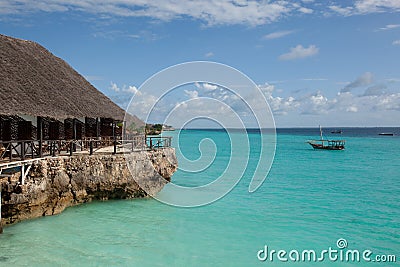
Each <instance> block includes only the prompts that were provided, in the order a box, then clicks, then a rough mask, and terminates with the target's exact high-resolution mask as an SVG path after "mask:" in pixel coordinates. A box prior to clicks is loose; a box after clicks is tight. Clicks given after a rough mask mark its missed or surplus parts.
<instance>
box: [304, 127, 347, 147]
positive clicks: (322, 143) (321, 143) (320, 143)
mask: <svg viewBox="0 0 400 267" xmlns="http://www.w3.org/2000/svg"><path fill="white" fill-rule="evenodd" d="M319 132H320V136H321V139H320V140H309V141H307V143H309V144H310V145H311V146H312V147H313V148H314V149H325V150H343V149H344V145H345V143H346V141H345V140H326V139H324V137H323V136H322V128H321V126H319Z"/></svg>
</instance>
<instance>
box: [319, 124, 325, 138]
mask: <svg viewBox="0 0 400 267" xmlns="http://www.w3.org/2000/svg"><path fill="white" fill-rule="evenodd" d="M319 133H320V135H321V140H324V138H323V136H322V127H321V125H320V126H319Z"/></svg>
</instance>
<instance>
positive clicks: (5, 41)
mask: <svg viewBox="0 0 400 267" xmlns="http://www.w3.org/2000/svg"><path fill="white" fill-rule="evenodd" d="M124 115H125V111H124V110H123V109H121V108H120V107H119V106H117V105H116V104H115V103H114V102H112V101H111V100H110V99H109V98H108V97H107V96H105V95H104V94H103V93H101V92H100V91H98V90H97V89H96V88H95V87H94V86H93V85H91V84H90V83H89V82H88V81H87V80H86V79H85V78H84V77H83V76H82V75H80V74H79V73H78V72H76V71H75V70H74V69H73V68H72V67H71V66H69V65H68V64H67V63H66V62H65V61H64V60H62V59H60V58H58V57H56V56H54V55H53V54H52V53H50V52H49V51H48V50H47V49H45V48H44V47H43V46H41V45H39V44H37V43H35V42H31V41H25V40H21V39H16V38H12V37H8V36H4V35H0V142H1V143H2V144H3V148H1V147H0V159H1V157H2V151H1V149H3V150H5V148H4V147H5V142H7V141H8V142H10V143H11V142H13V143H14V144H17V143H18V142H20V141H29V140H32V141H33V140H35V141H37V142H38V145H39V146H42V144H43V142H44V141H46V140H49V141H51V140H54V141H55V140H80V139H85V138H96V139H101V138H105V137H110V136H113V138H114V139H115V138H116V136H118V135H121V133H122V132H121V130H122V129H120V128H121V127H118V126H117V125H121V122H122V121H123V119H124ZM32 146H33V143H32ZM21 149H23V148H20V150H21ZM32 149H33V148H31V150H32ZM10 151H11V148H10ZM40 151H42V148H40ZM21 152H22V151H21ZM25 152H26V151H24V152H23V153H25ZM31 152H32V153H33V151H31ZM3 154H4V153H3ZM11 154H12V152H11Z"/></svg>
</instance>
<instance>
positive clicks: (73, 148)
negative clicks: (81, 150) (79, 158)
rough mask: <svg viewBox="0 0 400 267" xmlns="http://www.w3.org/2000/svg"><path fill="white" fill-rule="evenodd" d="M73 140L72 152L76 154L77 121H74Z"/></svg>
mask: <svg viewBox="0 0 400 267" xmlns="http://www.w3.org/2000/svg"><path fill="white" fill-rule="evenodd" d="M72 139H73V140H74V142H73V143H72V150H73V152H76V144H75V141H76V119H72Z"/></svg>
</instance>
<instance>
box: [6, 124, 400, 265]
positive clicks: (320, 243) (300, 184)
mask: <svg viewBox="0 0 400 267" xmlns="http://www.w3.org/2000/svg"><path fill="white" fill-rule="evenodd" d="M391 130H393V131H399V129H391ZM380 131H383V130H381V129H364V128H355V129H344V133H343V135H342V136H337V135H335V136H332V137H334V138H337V137H342V138H344V139H346V141H347V146H346V150H345V151H318V150H313V149H312V148H311V147H310V146H309V145H308V144H306V143H305V141H306V140H307V139H311V138H315V137H316V135H317V136H318V130H317V129H281V130H278V135H277V150H276V155H275V160H274V163H273V166H272V168H271V171H270V173H269V175H268V177H267V179H266V181H265V182H264V184H263V185H262V186H261V187H260V188H259V189H258V190H257V191H256V192H254V193H249V192H248V185H249V183H250V179H251V174H252V172H253V171H254V169H255V164H256V163H257V153H259V150H257V149H252V150H251V153H252V154H251V157H250V160H249V166H248V169H247V170H246V172H245V175H244V177H243V178H242V179H241V181H240V182H239V183H238V185H237V186H236V187H235V188H234V189H233V190H232V191H231V192H230V193H229V194H228V195H226V196H225V197H224V198H222V199H220V200H219V201H216V202H214V203H212V204H210V205H206V206H203V207H197V208H177V207H172V206H168V205H166V204H162V203H160V202H158V201H156V200H154V199H139V200H120V201H117V200H116V201H107V202H93V203H88V204H84V205H81V206H77V207H71V208H68V209H66V210H65V211H64V212H63V213H62V214H60V215H57V216H51V217H43V218H38V219H34V220H30V221H24V222H21V223H18V224H16V225H13V226H10V227H6V228H5V229H4V234H3V235H0V266H60V265H62V266H287V265H294V266H310V265H318V266H320V265H323V266H365V265H366V264H367V263H366V262H365V261H363V260H362V259H361V261H360V262H345V261H341V260H340V259H338V260H336V261H332V260H329V258H328V256H325V259H324V261H322V262H319V263H314V262H293V261H291V260H289V261H288V262H282V261H280V260H278V259H277V258H276V254H275V255H274V257H275V258H273V261H272V262H271V259H270V258H268V259H267V260H266V261H265V262H261V261H259V260H258V258H257V253H258V251H259V250H261V249H263V248H264V246H266V245H267V246H268V249H269V251H270V250H272V249H273V250H277V251H278V250H285V251H287V252H290V251H292V250H298V251H300V252H302V251H303V250H315V251H316V252H317V256H320V255H319V253H320V252H321V251H322V250H324V249H329V247H331V248H332V249H338V247H337V244H336V242H337V240H338V239H340V238H343V239H345V240H346V241H347V248H345V249H344V250H343V251H346V250H349V249H352V250H359V251H360V252H362V251H364V250H367V249H368V250H371V251H372V252H373V254H372V256H371V258H373V257H374V256H375V255H378V254H379V255H380V254H382V255H396V257H397V261H400V254H399V251H400V157H399V155H400V152H399V151H400V138H399V136H394V137H381V136H378V135H377V132H380ZM177 134H178V133H177V132H172V133H170V135H173V136H175V137H176V135H177ZM237 134H243V133H237ZM258 134H259V133H258V132H250V133H249V139H250V142H251V143H253V144H255V143H257V142H259V140H260V139H259V135H258ZM205 137H207V138H210V139H212V140H214V142H215V144H216V147H217V156H216V158H215V161H214V163H213V165H212V166H210V167H209V168H208V169H206V170H205V171H203V172H201V173H190V172H185V171H178V172H177V173H176V174H174V176H173V177H172V179H173V181H174V182H175V183H177V184H180V185H187V186H195V185H201V184H206V183H208V182H210V181H212V180H214V179H215V177H216V176H218V175H219V174H220V173H221V171H223V170H224V168H225V167H226V166H227V164H228V160H229V153H230V152H231V150H230V149H229V146H226V142H227V141H229V140H228V139H227V138H228V137H227V134H226V133H225V132H223V131H214V130H208V131H206V130H186V131H183V132H181V138H180V142H181V145H182V146H183V153H184V155H185V156H186V157H188V158H191V159H196V158H197V157H199V155H200V152H199V150H198V147H197V144H198V141H199V140H202V139H203V138H205ZM244 138H245V137H244ZM176 139H177V138H175V145H176V142H177V141H176ZM192 144H196V145H192ZM205 156H207V155H205ZM338 250H340V249H338ZM286 257H288V256H287V255H286ZM397 264H398V262H397ZM368 265H373V266H395V265H396V264H395V263H388V262H386V263H371V262H370V263H368Z"/></svg>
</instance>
